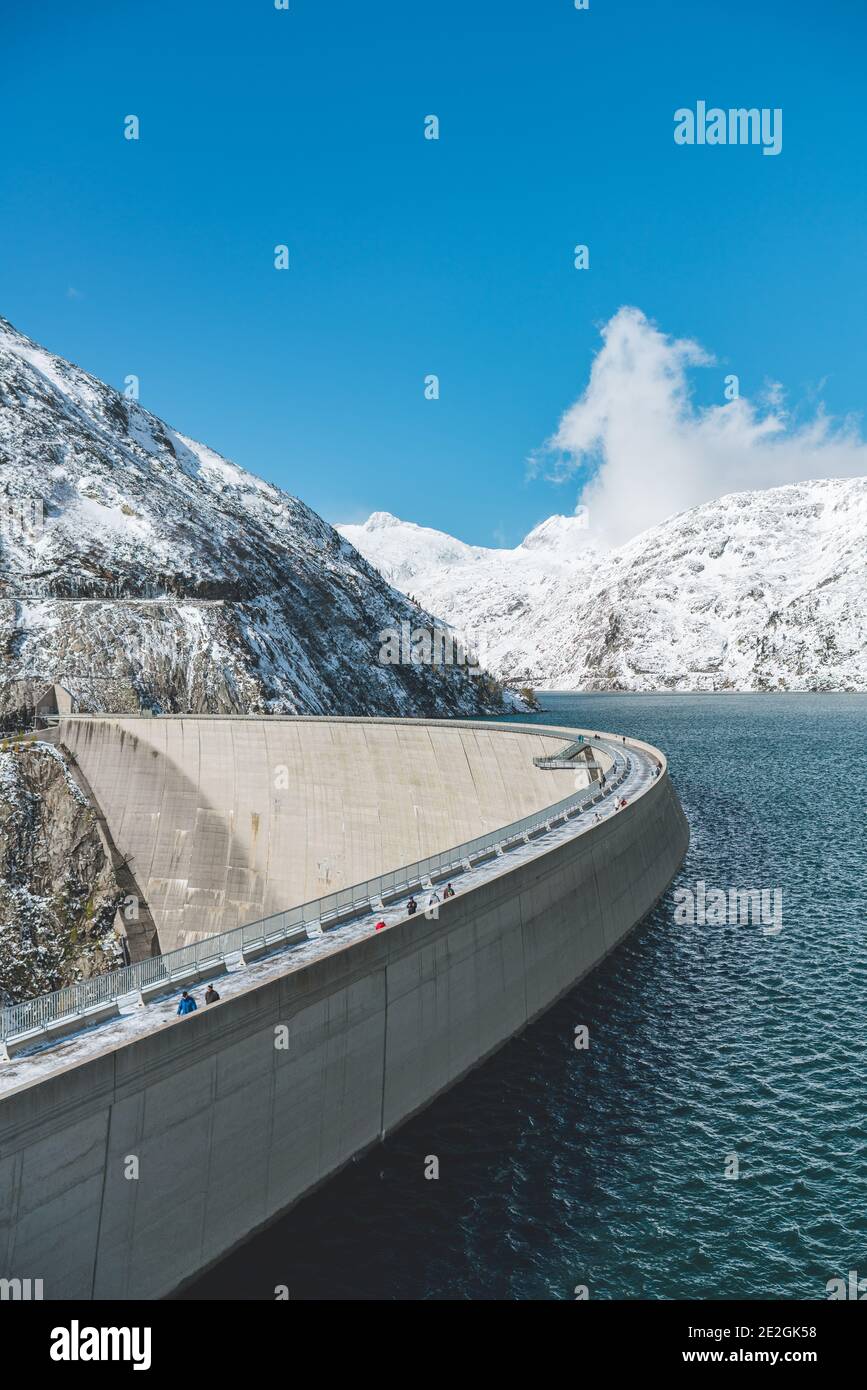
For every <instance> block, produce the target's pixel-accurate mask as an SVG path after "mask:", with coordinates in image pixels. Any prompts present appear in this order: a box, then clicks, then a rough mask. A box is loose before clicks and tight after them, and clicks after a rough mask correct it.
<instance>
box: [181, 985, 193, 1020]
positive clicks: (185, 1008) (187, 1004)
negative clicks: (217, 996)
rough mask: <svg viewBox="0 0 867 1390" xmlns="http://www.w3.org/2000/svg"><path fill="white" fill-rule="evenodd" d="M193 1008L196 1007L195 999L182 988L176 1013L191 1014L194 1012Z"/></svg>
mask: <svg viewBox="0 0 867 1390" xmlns="http://www.w3.org/2000/svg"><path fill="white" fill-rule="evenodd" d="M195 1008H196V1001H195V999H194V998H193V996H192V995H191V994H188V993H187V991H186V990H184V992H183V994H182V995H181V1002H180V1004H179V1005H178V1013H179V1014H191V1013H194V1012H195Z"/></svg>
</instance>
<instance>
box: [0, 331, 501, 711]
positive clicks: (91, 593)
mask: <svg viewBox="0 0 867 1390" xmlns="http://www.w3.org/2000/svg"><path fill="white" fill-rule="evenodd" d="M38 514H41V517H42V524H41V525H40V524H36V525H35V526H34V525H32V524H29V523H31V522H32V521H33V517H34V515H37V522H38ZM402 621H409V622H411V623H413V624H414V625H419V624H420V623H424V622H426V621H430V622H431V623H432V621H433V620H432V619H431V620H428V618H427V615H425V614H421V613H420V612H419V610H418V608H417V606H415V605H413V604H410V603H408V602H407V601H406V599H405V598H404V597H403V595H401V594H399V593H398V592H396V591H395V590H394V589H392V588H391V587H390V585H388V584H387V583H386V582H385V581H384V580H383V579H382V577H381V576H380V575H379V574H378V573H377V572H376V571H375V570H373V569H372V568H371V567H370V566H369V565H368V564H367V562H366V561H365V560H363V559H362V558H361V556H360V555H358V554H357V552H356V551H355V550H354V549H353V547H352V546H351V545H350V544H349V543H348V542H347V541H346V540H344V539H342V538H341V537H340V536H339V535H338V534H337V532H336V531H335V530H334V529H333V528H332V527H330V526H328V525H327V524H326V523H325V522H324V521H323V520H322V519H321V518H320V517H318V516H317V515H316V513H315V512H312V511H311V510H310V508H309V507H306V506H305V505H304V504H303V503H302V502H299V501H298V500H297V499H296V498H294V497H290V496H288V495H287V494H286V493H283V492H281V491H280V490H279V489H278V488H276V487H272V486H271V485H270V484H268V483H265V482H262V481H260V480H259V479H258V478H255V477H253V476H252V475H251V474H250V473H247V472H245V471H244V470H243V469H241V468H239V467H237V466H236V465H235V464H233V463H230V462H228V460H226V459H224V458H221V457H220V455H219V454H216V453H214V452H213V450H211V449H209V448H207V447H206V446H205V445H203V444H197V443H196V442H195V441H194V440H192V439H188V438H186V437H185V436H184V435H181V434H178V433H177V432H176V431H174V430H173V429H171V428H170V426H168V425H166V424H165V423H164V422H163V421H161V420H159V419H157V417H156V416H154V415H151V414H150V413H149V412H148V411H146V410H144V409H143V408H142V407H141V406H140V405H139V404H138V403H137V402H136V401H134V400H128V399H126V398H125V397H124V396H122V395H120V394H119V393H118V392H117V391H115V390H113V389H112V388H111V387H109V386H106V385H105V384H104V383H103V382H100V381H98V380H96V379H95V378H94V377H91V376H88V375H87V374H86V373H85V372H83V371H80V370H79V369H78V368H77V367H74V366H73V365H72V364H71V363H69V362H66V361H64V360H63V359H62V358H59V357H56V356H54V355H52V354H51V353H49V352H46V351H44V350H43V349H42V348H40V347H39V346H38V345H37V344H35V343H33V342H31V341H30V339H28V338H25V337H24V336H23V335H22V334H21V333H18V332H17V331H16V330H15V329H14V328H13V327H12V326H11V324H9V323H8V322H7V321H6V320H5V319H0V718H2V717H3V716H4V715H5V717H6V725H7V727H9V726H10V724H12V723H14V722H15V721H16V720H20V719H23V718H24V717H25V716H26V715H27V713H28V712H29V711H30V710H31V709H32V705H33V701H34V698H35V697H36V696H37V695H38V694H39V692H41V690H42V689H43V688H44V686H45V684H46V683H47V682H55V681H56V682H60V683H62V684H63V685H64V686H65V687H66V688H67V689H68V690H69V691H70V692H71V693H72V695H73V697H74V699H75V703H76V707H77V708H78V709H80V710H85V711H86V710H100V709H103V710H108V711H112V712H120V711H124V710H126V711H135V710H138V709H140V708H149V709H153V710H155V711H162V712H185V711H190V712H207V713H224V712H248V713H259V712H267V711H275V712H282V713H301V714H304V713H307V714H327V713H342V714H404V715H411V714H431V715H449V714H455V715H459V714H461V715H467V714H474V713H479V712H482V711H485V710H492V709H496V708H498V707H499V706H500V699H499V697H498V693H497V691H496V690H495V689H494V688H493V687H492V686H489V685H488V684H486V683H485V682H484V681H482V680H478V679H470V678H468V677H467V675H466V674H465V673H464V672H462V671H460V670H457V669H455V668H454V667H452V668H449V669H442V670H437V669H433V668H430V667H424V666H414V665H382V664H380V662H379V653H380V648H381V641H380V633H381V632H382V631H383V630H385V629H388V628H391V627H395V626H398V625H399V624H400V623H401V622H402Z"/></svg>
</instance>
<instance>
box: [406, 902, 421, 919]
mask: <svg viewBox="0 0 867 1390" xmlns="http://www.w3.org/2000/svg"><path fill="white" fill-rule="evenodd" d="M417 911H418V903H417V902H416V900H415V898H410V900H409V902H408V903H407V905H406V915H407V917H412V916H413V914H414V913H415V912H417Z"/></svg>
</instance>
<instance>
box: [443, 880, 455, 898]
mask: <svg viewBox="0 0 867 1390" xmlns="http://www.w3.org/2000/svg"><path fill="white" fill-rule="evenodd" d="M454 896H455V890H454V888H453V887H452V885H451V884H450V883H447V884H446V886H445V889H444V890H443V897H444V898H453V897H454Z"/></svg>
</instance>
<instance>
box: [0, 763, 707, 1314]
mask: <svg viewBox="0 0 867 1390" xmlns="http://www.w3.org/2000/svg"><path fill="white" fill-rule="evenodd" d="M561 742H562V741H561ZM636 746H637V745H633V747H636ZM541 775H542V776H543V777H547V778H549V779H550V780H549V781H548V783H547V786H548V787H549V788H554V787H555V786H556V783H555V781H554V779H555V778H556V777H557V774H555V773H543V774H541ZM566 775H567V776H568V775H569V774H566ZM558 794H559V789H557V790H552V791H551V792H549V801H553V800H554V799H556V796H557V795H558ZM687 841H688V828H687V825H686V821H685V819H684V816H683V812H682V810H681V807H680V804H679V801H678V799H677V796H676V794H675V792H674V789H673V787H672V785H671V782H670V780H669V777H668V775H667V772H666V771H665V770H663V772H662V774H661V775H660V776H659V777H658V778H656V780H653V781H652V782H651V783H650V784H649V785H647V786H646V788H645V789H644V790H642V791H641V793H640V795H637V796H635V797H634V799H631V800H630V802H629V804H628V806H626V807H625V808H624V809H623V810H621V811H619V812H618V813H617V814H616V815H613V816H611V817H610V818H608V819H606V820H603V821H601V822H600V823H599V824H598V825H597V824H593V825H592V826H591V827H590V828H588V829H586V830H585V831H584V832H583V833H581V834H576V835H575V836H574V837H573V838H571V839H567V840H565V841H563V842H561V843H558V844H556V845H554V846H552V847H551V848H550V849H548V850H545V851H543V852H540V853H539V854H537V855H536V856H535V857H532V858H529V859H527V860H526V861H524V862H521V863H516V864H514V865H513V866H511V867H510V866H509V865H508V864H507V863H506V862H505V861H504V862H503V867H502V871H501V872H498V873H496V874H495V875H494V876H492V877H491V878H489V879H488V880H486V881H485V882H482V883H480V884H478V886H475V887H473V888H471V889H468V891H466V892H461V893H459V895H458V896H457V897H456V898H455V899H453V900H451V901H449V902H446V903H444V904H443V905H442V907H441V908H440V915H439V918H438V919H437V920H426V919H424V918H421V917H416V918H414V919H412V920H409V921H405V922H401V923H398V924H397V925H395V926H393V927H391V928H390V929H389V930H387V931H382V932H378V933H376V934H375V935H368V936H365V937H364V938H363V939H361V940H359V941H357V942H355V943H353V944H352V945H350V946H347V947H340V946H338V945H336V944H335V947H334V950H333V951H331V952H330V953H328V954H327V955H324V956H323V957H321V958H320V959H317V960H315V961H313V962H312V963H310V964H308V965H304V966H302V967H301V968H295V969H289V968H287V970H286V972H285V973H283V974H281V975H279V976H278V977H276V978H269V979H266V980H264V981H263V982H261V983H255V982H251V984H250V985H249V987H248V988H245V989H244V990H243V992H241V993H240V994H237V995H236V996H235V997H233V998H230V999H225V1000H224V1001H223V1002H221V1003H219V1004H216V1005H213V1006H212V1007H211V1008H209V1009H208V1010H207V1011H205V1010H200V1011H199V1012H197V1013H195V1014H192V1015H190V1016H189V1017H187V1018H184V1019H180V1020H177V1021H173V1022H171V1023H168V1024H165V1025H162V1026H160V1027H158V1028H156V1029H155V1030H154V1031H153V1032H151V1033H149V1034H147V1035H146V1036H144V1037H140V1038H136V1039H134V1040H133V1041H130V1042H129V1043H127V1044H126V1045H124V1046H117V1047H114V1048H113V1049H109V1050H106V1051H105V1052H104V1053H102V1054H98V1055H94V1056H92V1057H91V1058H90V1059H89V1060H87V1061H85V1062H82V1063H80V1064H79V1065H76V1066H72V1067H69V1068H67V1069H63V1070H58V1071H57V1073H56V1074H52V1075H51V1076H49V1077H48V1078H46V1079H44V1080H42V1081H40V1082H39V1083H38V1084H30V1085H28V1084H22V1085H21V1086H19V1087H18V1088H17V1089H15V1090H12V1091H10V1092H7V1093H6V1094H5V1095H4V1096H3V1097H2V1099H0V1267H2V1273H3V1275H4V1276H5V1277H18V1278H22V1279H23V1278H32V1279H37V1278H41V1279H43V1280H44V1290H45V1297H46V1298H50V1299H60V1298H63V1299H78V1298H80V1299H90V1298H95V1299H115V1298H123V1299H150V1298H157V1297H160V1296H162V1295H165V1294H167V1293H169V1292H171V1291H172V1290H174V1289H176V1288H177V1287H178V1286H180V1285H182V1284H183V1283H184V1282H185V1281H187V1280H189V1279H191V1278H192V1277H194V1276H195V1275H197V1274H198V1273H200V1272H201V1271H202V1270H203V1269H205V1268H206V1267H207V1266H209V1265H210V1264H212V1263H213V1262H215V1261H217V1260H218V1259H219V1258H220V1257H221V1256H223V1255H225V1254H226V1253H227V1252H228V1251H229V1250H231V1249H232V1248H233V1247H234V1246H235V1245H237V1244H238V1243H239V1242H241V1241H243V1240H244V1239H245V1238H246V1237H247V1236H248V1235H250V1234H251V1233H253V1232H255V1231H256V1230H257V1229H259V1228H261V1227H262V1226H264V1225H266V1224H267V1223H268V1222H269V1221H271V1220H272V1219H273V1218H274V1217H275V1216H276V1215H277V1214H279V1213H280V1212H282V1211H283V1210H284V1209H285V1208H286V1207H288V1206H289V1205H290V1204H292V1203H293V1202H295V1201H297V1200H298V1199H299V1198H300V1197H302V1196H303V1195H304V1194H305V1193H307V1192H309V1191H310V1190H312V1189H313V1188H315V1187H316V1186H318V1185H319V1184H320V1183H322V1182H323V1181H324V1180H325V1179H326V1178H327V1177H328V1176H329V1175H330V1174H332V1173H334V1172H336V1171H337V1170H338V1169H339V1168H340V1167H341V1166H343V1165H344V1164H345V1163H347V1162H348V1161H349V1160H350V1159H351V1158H352V1157H353V1156H354V1155H356V1154H358V1153H360V1152H362V1151H363V1150H365V1149H366V1148H368V1147H369V1146H370V1145H373V1144H375V1143H376V1141H377V1140H379V1139H380V1138H381V1137H383V1136H384V1135H386V1134H388V1133H389V1132H390V1131H391V1130H393V1129H394V1128H395V1127H396V1126H397V1125H399V1124H400V1123H401V1122H402V1121H404V1120H406V1119H407V1118H408V1117H409V1116H411V1115H413V1114H414V1113H415V1112H416V1111H418V1110H419V1109H421V1108H422V1107H423V1106H425V1105H426V1104H428V1103H429V1102H430V1101H431V1099H432V1098H433V1097H435V1096H436V1095H438V1094H439V1093H440V1092H442V1091H443V1090H445V1089H446V1088H447V1087H448V1086H450V1085H452V1084H453V1083H454V1082H455V1081H456V1080H457V1079H458V1078H459V1077H461V1076H462V1075H463V1074H464V1073H466V1072H467V1071H468V1070H469V1069H470V1068H472V1067H473V1066H475V1065H476V1064H477V1063H478V1062H480V1061H481V1060H482V1059H483V1058H484V1057H486V1056H487V1055H488V1054H490V1053H491V1052H492V1051H494V1049H496V1048H497V1047H498V1046H499V1045H501V1044H502V1043H503V1042H505V1041H506V1040H507V1039H508V1038H509V1037H510V1036H512V1035H513V1034H514V1033H515V1032H517V1031H519V1030H520V1029H521V1028H522V1027H523V1026H524V1025H525V1024H526V1023H527V1022H528V1021H529V1020H530V1019H532V1018H534V1017H535V1016H536V1015H537V1014H539V1013H540V1012H541V1011H542V1010H544V1009H546V1008H547V1007H548V1006H549V1005H550V1004H551V1003H552V1002H553V1001H554V1000H555V999H556V998H557V997H558V996H559V995H561V994H562V993H563V992H564V991H566V990H567V989H568V988H570V986H571V985H572V984H573V983H574V982H575V981H576V980H578V979H580V978H581V977H582V976H583V975H584V974H586V973H587V971H588V970H590V969H591V968H592V967H593V966H594V965H595V964H596V963H597V962H598V961H599V960H600V959H602V957H603V956H605V955H606V954H607V953H608V952H609V951H611V950H613V949H614V947H615V946H616V945H617V944H618V942H619V941H621V940H622V938H623V937H624V935H625V934H626V933H627V932H628V931H629V930H630V928H631V927H633V926H634V925H635V924H636V923H637V922H638V921H639V920H640V919H641V918H642V917H643V916H644V915H645V914H646V913H647V912H648V911H649V910H650V908H652V907H653V905H654V903H655V902H656V901H657V900H658V898H659V897H660V895H661V894H662V893H663V892H664V891H665V889H666V887H667V886H668V884H669V882H670V881H671V879H672V877H673V876H674V874H675V873H676V872H677V870H678V868H679V866H680V863H681V860H682V858H683V855H684V853H685V850H686V846H687ZM284 1029H285V1035H284V1033H283V1032H282V1031H281V1030H284ZM284 1038H285V1042H286V1046H285V1047H284V1046H282V1045H278V1044H280V1043H282V1041H284ZM131 1158H135V1159H136V1160H137V1162H138V1176H137V1177H135V1178H130V1177H128V1176H126V1175H125V1174H126V1173H127V1172H128V1171H129V1167H130V1159H131ZM293 1293H294V1291H293V1290H290V1296H292V1295H293ZM298 1293H299V1294H300V1295H302V1296H303V1290H299V1291H298Z"/></svg>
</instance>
